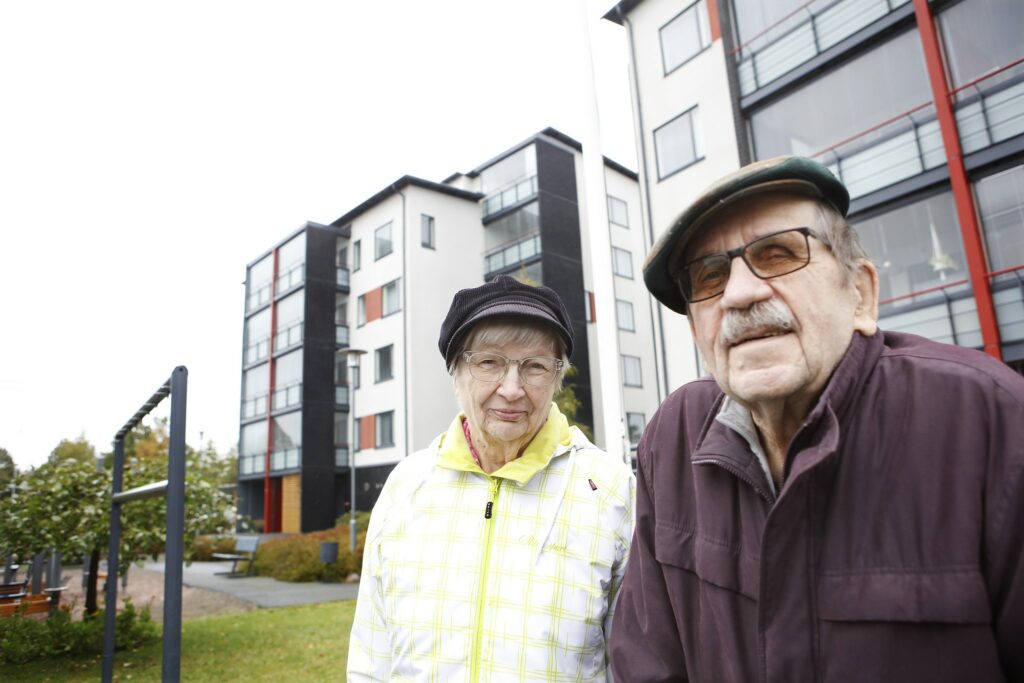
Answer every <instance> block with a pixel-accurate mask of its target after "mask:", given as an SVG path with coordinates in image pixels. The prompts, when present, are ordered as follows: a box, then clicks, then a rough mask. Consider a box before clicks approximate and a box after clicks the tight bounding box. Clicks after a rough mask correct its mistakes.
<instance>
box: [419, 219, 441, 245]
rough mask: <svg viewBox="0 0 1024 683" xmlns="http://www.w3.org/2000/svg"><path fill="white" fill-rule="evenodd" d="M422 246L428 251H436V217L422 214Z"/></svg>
mask: <svg viewBox="0 0 1024 683" xmlns="http://www.w3.org/2000/svg"><path fill="white" fill-rule="evenodd" d="M420 244H421V245H423V246H424V247H427V248H428V249H436V248H437V246H436V245H435V244H434V217H433V216H428V215H427V214H425V213H424V214H420Z"/></svg>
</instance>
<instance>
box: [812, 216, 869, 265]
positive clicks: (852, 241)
mask: <svg viewBox="0 0 1024 683" xmlns="http://www.w3.org/2000/svg"><path fill="white" fill-rule="evenodd" d="M814 205H815V207H816V209H817V213H818V225H817V226H815V228H814V232H815V234H816V235H817V236H818V238H819V239H820V240H821V241H822V242H824V243H825V244H826V245H828V247H829V249H831V251H832V255H833V256H835V257H836V261H838V262H839V265H841V266H842V267H843V272H844V273H845V274H846V284H850V283H851V282H853V279H854V277H855V276H856V275H857V270H858V269H859V267H860V263H861V261H862V260H864V261H870V260H871V257H870V256H868V252H867V251H866V250H865V249H864V246H863V245H862V244H861V243H860V237H859V236H858V235H857V231H856V230H854V229H853V226H852V225H850V222H849V221H848V220H846V218H844V217H843V215H842V214H841V213H839V212H838V211H836V209H835V208H834V207H833V206H832V205H831V204H829V203H828V202H823V201H820V200H818V201H815V202H814Z"/></svg>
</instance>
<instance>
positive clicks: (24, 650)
mask: <svg viewBox="0 0 1024 683" xmlns="http://www.w3.org/2000/svg"><path fill="white" fill-rule="evenodd" d="M159 635H160V629H159V627H157V625H156V624H155V623H153V619H152V616H151V615H150V611H149V607H148V606H146V607H143V608H142V610H136V609H135V606H134V605H133V604H132V603H131V601H125V606H124V608H123V609H122V610H121V611H120V612H118V614H117V617H116V619H115V629H114V643H115V648H116V649H118V650H125V649H131V648H136V647H138V646H140V645H144V644H145V643H148V642H151V641H153V640H156V639H157V638H158V637H159ZM82 654H97V655H98V654H103V611H102V610H101V611H99V612H97V613H96V614H94V615H91V616H90V615H86V616H85V617H84V618H83V619H82V620H81V621H74V620H72V618H71V613H70V611H69V610H67V609H58V610H56V611H55V612H54V613H53V614H51V615H50V616H49V617H48V618H47V619H43V620H39V619H33V618H31V617H26V616H24V615H22V614H20V613H16V614H15V615H14V616H11V617H4V618H0V664H24V663H25V662H31V661H33V660H36V659H42V658H44V657H60V656H64V655H82Z"/></svg>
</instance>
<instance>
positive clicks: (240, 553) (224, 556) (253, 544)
mask: <svg viewBox="0 0 1024 683" xmlns="http://www.w3.org/2000/svg"><path fill="white" fill-rule="evenodd" d="M259 544H260V537H259V536H238V537H237V538H236V539H235V552H234V553H214V554H213V557H214V559H217V560H231V571H229V572H217V574H219V575H220V576H226V577H228V578H230V579H236V578H238V577H241V576H252V574H253V560H254V559H255V558H256V548H257V546H259ZM239 562H246V563H248V564H247V566H246V568H245V571H244V572H240V571H238V563H239Z"/></svg>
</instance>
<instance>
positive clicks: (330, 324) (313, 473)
mask: <svg viewBox="0 0 1024 683" xmlns="http://www.w3.org/2000/svg"><path fill="white" fill-rule="evenodd" d="M336 247H337V236H336V234H335V233H334V232H333V231H330V230H325V229H319V228H316V227H314V226H309V228H308V229H307V230H306V276H305V286H306V300H305V317H304V323H303V354H304V356H303V366H302V469H301V477H302V513H301V519H302V531H315V530H317V529H326V528H328V527H331V526H333V525H334V519H335V515H334V509H335V502H334V499H335V491H334V355H335V325H334V303H335V292H336V284H335V283H336V278H337V273H336V270H335V262H334V260H335V252H336Z"/></svg>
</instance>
